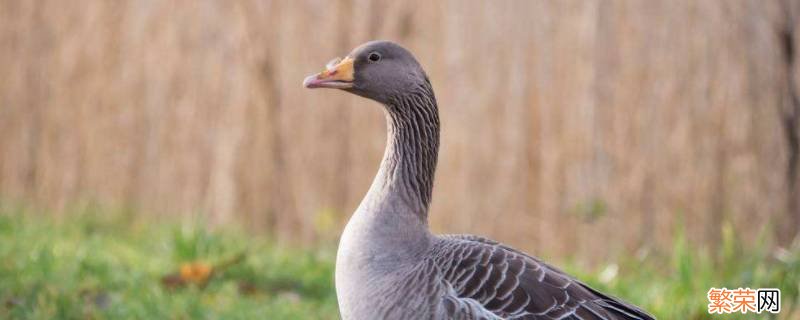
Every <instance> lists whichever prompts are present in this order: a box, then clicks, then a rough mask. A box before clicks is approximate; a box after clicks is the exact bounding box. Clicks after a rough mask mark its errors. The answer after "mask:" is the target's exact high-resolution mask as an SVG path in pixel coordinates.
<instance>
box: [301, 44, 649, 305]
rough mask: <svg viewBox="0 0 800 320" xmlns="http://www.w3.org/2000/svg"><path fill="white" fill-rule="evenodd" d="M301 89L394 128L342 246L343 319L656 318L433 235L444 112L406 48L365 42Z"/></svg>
mask: <svg viewBox="0 0 800 320" xmlns="http://www.w3.org/2000/svg"><path fill="white" fill-rule="evenodd" d="M304 85H305V86H306V87H308V88H336V89H342V90H345V91H348V92H351V93H354V94H357V95H360V96H363V97H366V98H369V99H372V100H375V101H377V102H379V103H381V104H383V105H384V110H385V114H386V119H387V127H388V139H387V146H386V151H385V153H384V156H383V160H382V162H381V166H380V168H379V170H378V173H377V175H376V177H375V179H374V181H373V183H372V185H371V187H370V189H369V191H368V192H367V194H366V196H365V197H364V199H363V200H362V202H361V204H360V205H359V207H358V208H357V209H356V211H355V213H354V214H353V216H352V217H351V218H350V221H349V222H348V223H347V226H346V227H345V230H344V232H343V234H342V237H341V240H340V243H339V250H338V253H337V258H336V294H337V297H338V300H339V309H340V313H341V316H342V318H343V319H346V320H371V319H436V320H439V319H465V320H466V319H652V317H651V316H649V315H648V314H647V313H645V312H644V311H642V310H641V309H639V308H637V307H636V306H633V305H631V304H628V303H626V302H623V301H621V300H619V299H617V298H614V297H611V296H608V295H605V294H602V293H600V292H598V291H596V290H593V289H591V288H590V287H588V286H586V285H585V284H583V283H581V282H579V281H577V280H575V279H574V278H572V277H571V276H569V275H567V274H565V273H563V272H561V271H560V270H558V269H556V268H554V267H551V266H549V265H547V264H546V263H544V262H542V261H541V260H539V259H537V258H534V257H532V256H530V255H527V254H525V253H523V252H521V251H518V250H515V249H513V248H511V247H509V246H506V245H503V244H500V243H497V242H495V241H492V240H489V239H485V238H482V237H478V236H472V235H434V234H432V233H431V232H430V229H429V228H428V220H427V215H428V207H429V205H430V201H431V192H432V186H433V177H434V171H435V169H436V159H437V155H438V148H439V116H438V107H437V103H436V98H435V96H434V93H433V89H432V87H431V84H430V82H429V81H428V77H427V76H426V75H425V72H424V71H423V69H422V67H421V66H420V65H419V63H418V62H417V61H416V59H415V58H414V57H413V55H411V53H410V52H408V51H407V50H406V49H404V48H402V47H401V46H399V45H397V44H395V43H392V42H388V41H373V42H368V43H366V44H364V45H362V46H359V47H358V48H356V49H354V50H353V51H352V52H351V53H350V54H349V55H348V56H347V57H346V58H345V59H342V60H335V61H332V63H331V64H329V65H328V67H327V68H326V70H324V71H323V72H321V73H319V74H316V75H312V76H309V77H308V78H306V80H305V81H304Z"/></svg>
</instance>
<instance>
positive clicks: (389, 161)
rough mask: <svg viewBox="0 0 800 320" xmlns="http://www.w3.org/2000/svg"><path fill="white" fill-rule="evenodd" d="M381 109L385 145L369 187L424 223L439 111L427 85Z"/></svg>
mask: <svg viewBox="0 0 800 320" xmlns="http://www.w3.org/2000/svg"><path fill="white" fill-rule="evenodd" d="M426 80H427V79H426ZM385 107H386V108H385V109H386V120H387V129H388V137H387V139H388V141H387V144H386V151H385V153H384V156H383V161H382V162H381V168H380V170H379V172H378V176H377V177H376V179H375V183H374V184H373V186H374V187H378V188H380V189H382V190H383V191H384V192H382V193H384V194H386V195H389V196H392V197H396V198H397V199H398V200H399V201H400V203H401V204H403V206H404V207H405V209H406V210H407V211H411V212H413V213H414V214H415V215H417V216H418V217H419V218H420V219H422V220H423V221H427V215H428V207H429V206H430V203H431V193H432V191H433V178H434V173H435V171H436V160H437V157H438V152H439V111H438V108H437V105H436V97H435V96H434V94H433V89H432V88H431V85H430V82H428V81H425V83H424V84H420V85H419V86H417V87H416V88H415V90H410V91H408V92H405V93H404V94H402V95H399V96H397V97H395V98H393V99H390V100H389V102H387V103H386V104H385Z"/></svg>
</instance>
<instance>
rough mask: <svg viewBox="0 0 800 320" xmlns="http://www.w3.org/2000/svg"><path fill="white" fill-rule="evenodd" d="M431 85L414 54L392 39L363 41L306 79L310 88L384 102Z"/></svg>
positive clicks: (306, 83) (305, 81)
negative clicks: (342, 92) (345, 54)
mask: <svg viewBox="0 0 800 320" xmlns="http://www.w3.org/2000/svg"><path fill="white" fill-rule="evenodd" d="M429 85H430V84H429V82H428V80H427V76H426V75H425V71H423V70H422V67H421V66H420V64H419V63H418V62H417V60H416V59H415V58H414V56H413V55H412V54H411V53H410V52H409V51H408V50H406V49H405V48H403V47H401V46H400V45H398V44H396V43H394V42H391V41H371V42H367V43H365V44H362V45H360V46H358V47H356V48H355V49H353V51H351V52H350V53H349V54H348V55H347V56H345V57H344V58H335V59H333V60H331V62H329V63H328V64H327V65H326V67H325V70H323V71H322V72H320V73H317V74H314V75H310V76H308V77H306V78H305V80H304V81H303V86H305V87H306V88H310V89H313V88H330V89H340V90H344V91H347V92H350V93H353V94H356V95H359V96H362V97H365V98H368V99H372V100H375V101H377V102H380V103H382V104H389V103H390V102H391V101H393V100H396V99H398V98H399V97H402V96H403V95H405V94H408V92H412V91H414V90H415V89H418V88H419V87H420V86H429Z"/></svg>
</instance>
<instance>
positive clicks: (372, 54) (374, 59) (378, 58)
mask: <svg viewBox="0 0 800 320" xmlns="http://www.w3.org/2000/svg"><path fill="white" fill-rule="evenodd" d="M367 59H369V61H370V62H378V61H381V54H380V53H377V52H370V54H369V56H367Z"/></svg>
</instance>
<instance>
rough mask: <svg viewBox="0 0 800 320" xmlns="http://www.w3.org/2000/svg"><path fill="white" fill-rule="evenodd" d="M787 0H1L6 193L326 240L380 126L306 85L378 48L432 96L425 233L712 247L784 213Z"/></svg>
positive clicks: (541, 247)
mask: <svg viewBox="0 0 800 320" xmlns="http://www.w3.org/2000/svg"><path fill="white" fill-rule="evenodd" d="M784 4H789V5H788V6H783V5H784ZM786 7H790V8H792V9H790V10H788V11H787V9H786ZM799 8H800V5H798V3H797V1H784V2H779V1H756V0H751V1H690V0H680V1H502V2H496V1H486V2H482V1H403V2H396V1H377V2H375V1H338V2H337V1H334V2H330V1H328V2H326V1H188V0H180V1H89V0H85V1H77V2H69V1H14V0H3V1H0V61H2V63H1V64H0V195H2V196H4V197H7V198H15V199H24V200H26V201H31V202H35V203H40V204H42V205H44V206H47V207H49V208H56V209H59V208H63V207H66V206H68V205H69V204H70V203H72V202H74V201H85V200H91V201H98V202H100V203H108V204H112V205H123V206H133V207H135V208H137V209H138V210H141V211H144V212H161V213H198V214H201V215H205V216H208V217H210V220H212V221H214V222H217V223H224V222H228V221H235V220H240V221H243V222H244V223H247V224H248V225H252V226H255V227H261V228H268V229H271V230H275V231H276V233H277V234H278V235H280V236H281V237H283V238H287V239H295V240H301V241H308V242H312V241H315V240H319V239H320V238H323V239H325V238H326V237H330V236H331V235H335V234H336V233H337V232H338V230H339V226H341V224H342V223H343V222H344V221H346V219H347V217H348V215H349V212H350V211H351V210H352V209H353V208H354V207H355V206H356V205H357V203H358V201H359V200H360V197H361V196H362V194H363V193H364V192H365V190H366V189H367V186H368V184H369V182H370V180H371V178H372V175H373V174H374V172H375V170H376V168H377V164H378V162H379V160H380V156H381V155H382V148H383V143H384V140H385V136H384V124H383V118H382V115H381V111H380V109H379V107H377V106H376V105H375V104H374V103H372V102H369V101H365V100H363V99H360V98H356V97H353V96H349V95H346V94H342V93H339V92H333V91H325V92H322V91H313V92H311V91H307V90H304V89H302V88H301V85H300V83H301V81H302V78H303V76H304V75H306V74H309V73H311V72H314V71H317V70H319V69H320V68H321V67H322V65H323V64H324V63H325V62H326V61H328V59H329V58H332V57H334V56H337V55H343V54H345V53H346V52H347V51H348V50H349V49H350V48H351V47H353V46H355V45H357V44H359V43H361V42H364V41H366V40H370V39H375V38H385V39H392V40H396V41H399V42H401V43H403V44H405V45H406V46H408V47H409V48H411V49H412V50H413V51H414V52H415V53H416V55H417V56H418V58H419V60H420V61H421V62H422V64H423V65H424V66H425V67H426V69H427V70H428V73H429V75H430V76H431V78H432V81H433V84H434V87H435V89H436V92H437V95H438V98H439V101H440V109H441V113H442V119H443V123H444V129H443V130H444V131H443V143H442V146H443V149H442V155H441V158H440V169H439V171H438V172H437V183H436V184H437V188H436V191H435V194H434V199H435V201H434V205H433V211H434V212H433V214H432V219H433V221H432V224H433V225H434V227H435V229H437V230H439V231H443V232H472V233H483V234H488V235H490V236H493V237H495V238H498V239H500V240H503V241H507V242H510V243H513V244H515V245H517V246H518V247H521V248H523V249H527V250H532V251H534V252H537V253H538V254H542V255H550V256H552V255H562V256H563V255H572V254H575V255H580V256H583V257H586V258H587V259H590V260H598V259H604V258H605V257H608V256H609V255H614V254H619V253H622V252H630V251H631V250H635V249H638V248H656V249H657V248H663V247H668V246H669V245H670V244H671V240H670V238H671V235H672V234H674V227H675V225H677V224H678V222H679V221H683V222H685V223H686V225H687V226H688V231H687V234H688V237H689V239H690V240H691V241H692V242H693V243H705V244H708V245H711V246H713V245H714V243H715V242H716V241H717V240H718V239H719V237H720V227H721V225H722V223H721V222H722V221H730V222H731V223H733V225H734V226H735V229H736V231H737V232H740V233H742V234H743V235H744V236H745V239H754V238H755V234H756V233H757V232H758V231H759V230H761V229H762V228H764V227H765V226H766V225H767V224H769V223H773V224H777V225H791V223H789V222H791V221H792V220H791V219H792V217H794V219H797V217H799V216H800V213H797V212H796V213H792V212H790V209H788V207H789V206H787V203H789V201H790V196H789V194H790V189H789V187H787V185H788V181H789V180H791V179H795V180H797V179H798V178H797V177H787V173H786V172H787V168H788V167H789V163H788V161H789V160H788V159H789V156H790V148H789V147H788V145H787V142H786V140H787V139H786V135H785V132H784V130H783V122H782V121H783V120H782V117H784V116H785V114H786V112H785V111H786V108H787V104H786V101H787V92H788V89H787V88H788V86H789V82H788V80H787V79H788V77H789V76H791V75H792V74H795V75H796V74H797V73H798V72H797V67H796V66H795V70H794V72H792V71H791V70H790V69H789V67H787V62H786V61H787V59H786V58H785V57H784V51H783V49H782V48H783V47H782V43H781V38H780V37H779V32H780V30H782V28H786V25H787V16H788V17H792V16H793V17H794V18H795V19H794V21H800V15H799V14H797V13H798V10H800V9H799ZM795 25H797V22H795ZM791 35H792V37H793V38H791V39H792V41H794V43H798V42H800V41H798V35H797V34H796V33H792V34H791ZM794 54H795V55H797V53H794ZM789 107H791V106H789ZM798 114H800V113H798ZM794 120H795V122H796V121H798V120H797V119H794ZM795 165H796V164H795ZM795 208H796V207H795ZM793 215H794V216H793ZM795 231H796V228H794V229H792V228H789V231H785V230H784V233H786V232H789V233H791V232H795ZM598 239H602V242H603V245H602V248H598Z"/></svg>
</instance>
